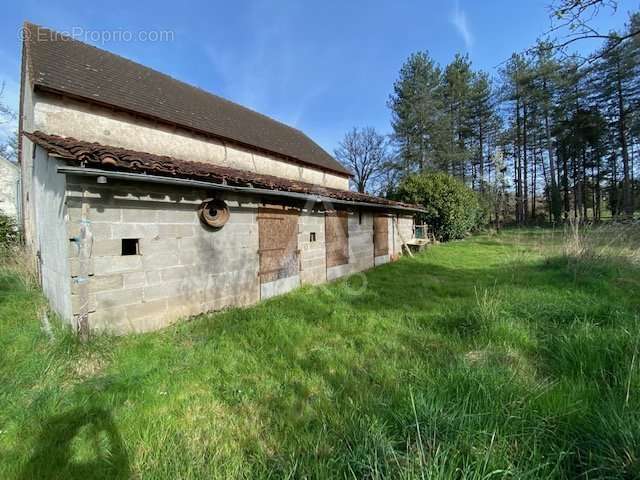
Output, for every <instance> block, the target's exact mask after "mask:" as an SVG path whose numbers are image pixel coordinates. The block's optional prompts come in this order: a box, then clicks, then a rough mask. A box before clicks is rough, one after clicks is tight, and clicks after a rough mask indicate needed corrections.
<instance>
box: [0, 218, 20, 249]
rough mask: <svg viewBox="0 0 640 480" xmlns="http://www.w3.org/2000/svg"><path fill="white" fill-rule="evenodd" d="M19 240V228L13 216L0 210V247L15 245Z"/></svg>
mask: <svg viewBox="0 0 640 480" xmlns="http://www.w3.org/2000/svg"><path fill="white" fill-rule="evenodd" d="M19 241H20V229H19V228H18V224H17V223H16V220H15V219H14V218H13V217H10V216H8V215H5V214H4V213H2V211H0V247H9V246H12V245H16V244H17V243H18V242H19Z"/></svg>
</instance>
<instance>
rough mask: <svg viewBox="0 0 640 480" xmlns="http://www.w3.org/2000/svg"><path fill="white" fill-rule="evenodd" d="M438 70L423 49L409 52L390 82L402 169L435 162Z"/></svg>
mask: <svg viewBox="0 0 640 480" xmlns="http://www.w3.org/2000/svg"><path fill="white" fill-rule="evenodd" d="M442 90H443V89H442V72H441V70H440V67H439V66H438V65H437V64H436V63H435V62H434V61H433V59H431V57H430V56H429V54H428V53H427V52H418V53H414V54H412V55H411V56H410V57H409V59H408V60H407V61H406V62H405V64H404V65H403V66H402V68H401V70H400V78H399V79H398V80H397V81H396V82H395V83H394V86H393V94H392V95H391V96H390V98H389V102H388V106H389V108H390V109H391V113H392V127H393V132H394V135H393V137H394V140H395V142H396V144H397V146H398V148H399V151H400V155H399V158H400V160H401V162H402V164H401V165H399V168H400V169H401V170H402V171H403V173H404V174H405V175H406V174H409V173H410V172H413V171H416V170H418V171H423V170H425V169H426V168H427V167H431V168H434V167H436V166H438V165H439V162H440V152H443V149H442V146H441V144H442V137H443V126H444V115H443V106H444V104H443V93H442Z"/></svg>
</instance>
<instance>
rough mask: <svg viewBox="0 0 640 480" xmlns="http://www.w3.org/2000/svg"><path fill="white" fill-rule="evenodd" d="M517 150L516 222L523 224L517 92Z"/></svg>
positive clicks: (518, 99) (517, 101) (518, 100)
mask: <svg viewBox="0 0 640 480" xmlns="http://www.w3.org/2000/svg"><path fill="white" fill-rule="evenodd" d="M516 95H517V100H516V152H517V161H518V163H517V169H516V170H517V171H516V222H517V223H518V225H521V224H522V220H523V214H522V151H521V149H520V128H521V127H520V95H519V92H518V93H516Z"/></svg>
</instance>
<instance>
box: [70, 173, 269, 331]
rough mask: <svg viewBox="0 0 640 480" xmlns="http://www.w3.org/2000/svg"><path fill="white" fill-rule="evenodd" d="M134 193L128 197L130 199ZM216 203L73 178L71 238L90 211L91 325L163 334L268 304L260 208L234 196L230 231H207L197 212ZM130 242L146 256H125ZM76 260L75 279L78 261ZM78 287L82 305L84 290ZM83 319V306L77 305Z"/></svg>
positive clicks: (190, 194)
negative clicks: (203, 317) (227, 310)
mask: <svg viewBox="0 0 640 480" xmlns="http://www.w3.org/2000/svg"><path fill="white" fill-rule="evenodd" d="M125 192H128V193H125ZM207 197H208V195H207V193H206V192H204V191H200V190H192V191H184V189H181V190H177V189H173V188H170V187H161V186H154V187H151V186H149V185H139V186H133V185H131V184H129V185H127V186H126V188H122V186H121V184H119V183H117V182H110V184H108V185H105V186H98V185H96V184H95V183H87V182H86V180H83V179H81V178H79V177H75V178H74V177H69V189H68V200H67V206H68V218H69V237H70V238H71V237H73V236H74V233H75V232H76V231H77V229H78V228H79V220H80V208H81V205H82V203H83V202H85V203H87V204H88V206H89V214H88V216H89V220H90V222H91V223H90V226H91V230H92V233H93V248H92V268H91V270H92V273H93V275H92V276H91V278H90V281H89V291H90V311H91V313H90V314H89V324H90V327H91V328H93V329H99V330H109V331H113V332H116V333H123V332H129V331H145V330H152V329H156V328H160V327H162V326H165V325H168V324H169V323H171V322H173V321H175V320H177V319H178V318H180V317H184V316H189V315H195V314H198V313H201V312H205V311H210V310H219V309H221V308H224V307H227V306H231V305H234V306H241V305H249V304H252V303H255V302H257V301H258V300H259V299H260V283H259V277H258V269H259V262H258V253H257V251H258V229H257V223H256V212H257V204H255V203H252V200H251V199H248V198H239V197H236V196H227V197H224V199H225V200H226V201H227V204H228V205H229V207H230V211H231V217H230V220H229V222H228V223H227V225H225V226H224V228H222V229H220V230H217V231H212V230H210V229H208V228H206V227H205V226H203V225H202V224H201V223H200V221H199V219H198V216H197V207H198V206H199V205H200V203H201V201H202V200H204V199H205V198H207ZM123 238H138V239H140V240H139V244H140V255H131V256H122V255H121V242H122V239H123ZM69 252H70V255H71V257H72V258H71V265H72V269H71V273H72V275H75V274H77V268H74V265H77V259H76V258H73V256H74V250H73V249H70V250H69ZM72 285H73V286H74V290H75V291H74V295H73V298H74V300H75V299H77V297H78V295H77V293H78V292H77V289H78V286H77V284H76V283H74V282H73V281H72ZM73 303H74V310H75V311H74V313H77V303H78V302H77V301H74V302H73Z"/></svg>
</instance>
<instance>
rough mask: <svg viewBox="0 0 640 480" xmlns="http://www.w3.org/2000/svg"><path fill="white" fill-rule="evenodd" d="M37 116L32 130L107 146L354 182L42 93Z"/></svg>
mask: <svg viewBox="0 0 640 480" xmlns="http://www.w3.org/2000/svg"><path fill="white" fill-rule="evenodd" d="M34 112H35V118H34V125H33V128H32V129H30V130H28V131H32V130H42V131H44V132H46V133H51V134H55V135H61V136H71V137H74V138H77V139H80V140H85V141H92V142H99V143H102V144H104V145H115V146H120V147H123V148H129V149H132V150H138V151H142V152H149V153H155V154H158V155H169V156H173V157H176V158H181V159H184V160H192V161H199V162H206V163H212V164H216V165H224V166H228V167H233V168H239V169H242V170H249V171H253V172H257V173H262V174H268V175H276V176H279V177H283V178H289V179H293V180H301V181H304V182H309V183H313V184H317V185H323V186H326V187H332V188H339V189H343V190H348V189H349V180H348V178H347V177H346V176H343V175H338V174H333V173H329V172H324V171H322V170H320V169H315V168H312V167H307V166H301V165H298V164H295V163H291V162H287V161H285V160H283V159H279V158H277V157H275V156H269V155H266V154H263V153H259V152H253V151H250V150H244V149H242V148H240V147H237V146H235V145H232V144H230V143H227V142H223V141H216V140H213V139H211V138H208V137H205V136H203V135H199V134H195V133H193V132H190V131H188V130H185V129H179V128H174V127H170V126H165V125H162V124H160V123H156V122H150V121H146V120H144V119H141V118H138V117H134V116H132V115H129V114H127V113H124V112H114V111H112V110H110V109H107V108H103V107H100V106H95V105H89V104H87V103H84V102H79V101H76V100H70V99H62V98H60V97H58V96H54V95H50V94H43V93H37V94H36V96H35V106H34Z"/></svg>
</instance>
